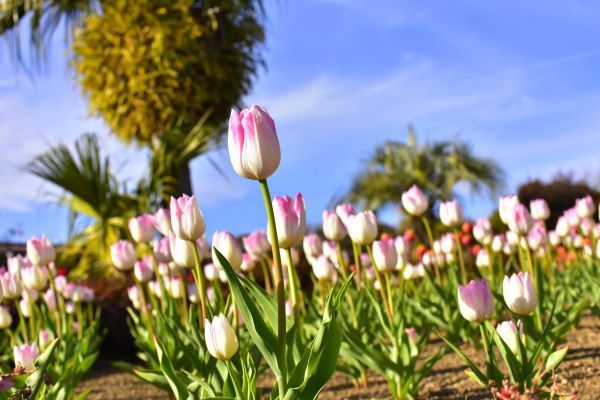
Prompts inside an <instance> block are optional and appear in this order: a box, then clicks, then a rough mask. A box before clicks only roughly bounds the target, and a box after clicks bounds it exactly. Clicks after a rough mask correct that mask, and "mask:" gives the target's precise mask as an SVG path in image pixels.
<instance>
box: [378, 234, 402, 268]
mask: <svg viewBox="0 0 600 400" xmlns="http://www.w3.org/2000/svg"><path fill="white" fill-rule="evenodd" d="M373 259H374V260H375V268H377V269H378V270H379V271H382V272H391V271H393V270H395V269H396V264H397V263H398V253H397V252H396V244H395V243H394V240H393V239H391V238H390V239H387V240H376V241H374V242H373Z"/></svg>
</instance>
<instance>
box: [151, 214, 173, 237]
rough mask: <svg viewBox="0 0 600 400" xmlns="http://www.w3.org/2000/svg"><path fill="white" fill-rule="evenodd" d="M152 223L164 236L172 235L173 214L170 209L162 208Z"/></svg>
mask: <svg viewBox="0 0 600 400" xmlns="http://www.w3.org/2000/svg"><path fill="white" fill-rule="evenodd" d="M152 223H153V224H154V227H155V228H156V230H157V231H159V232H160V233H161V234H162V235H163V236H169V233H171V212H170V211H169V209H168V208H161V209H160V210H158V211H157V212H156V213H155V214H154V216H153V218H152Z"/></svg>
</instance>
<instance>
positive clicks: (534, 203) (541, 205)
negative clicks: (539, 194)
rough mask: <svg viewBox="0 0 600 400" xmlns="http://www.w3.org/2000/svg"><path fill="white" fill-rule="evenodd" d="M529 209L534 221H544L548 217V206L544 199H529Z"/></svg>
mask: <svg viewBox="0 0 600 400" xmlns="http://www.w3.org/2000/svg"><path fill="white" fill-rule="evenodd" d="M529 209H530V211H531V218H533V219H534V220H536V221H545V220H547V219H548V218H549V217H550V208H549V207H548V203H546V200H544V199H537V200H531V202H530V203H529Z"/></svg>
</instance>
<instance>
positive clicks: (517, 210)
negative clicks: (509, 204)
mask: <svg viewBox="0 0 600 400" xmlns="http://www.w3.org/2000/svg"><path fill="white" fill-rule="evenodd" d="M507 225H508V228H509V229H510V230H511V231H512V232H514V233H516V234H517V235H521V236H522V235H526V234H527V232H529V230H530V229H531V228H532V226H533V219H532V218H531V214H529V211H528V210H527V207H525V206H524V205H523V204H517V205H515V206H514V207H513V208H512V210H511V211H510V212H509V213H508V216H507Z"/></svg>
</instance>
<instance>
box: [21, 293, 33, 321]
mask: <svg viewBox="0 0 600 400" xmlns="http://www.w3.org/2000/svg"><path fill="white" fill-rule="evenodd" d="M32 303H33V301H32V299H31V298H30V297H23V298H22V299H21V300H19V310H21V314H22V315H23V317H25V318H29V317H31V311H32V310H31V309H32V306H33V304H32Z"/></svg>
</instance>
